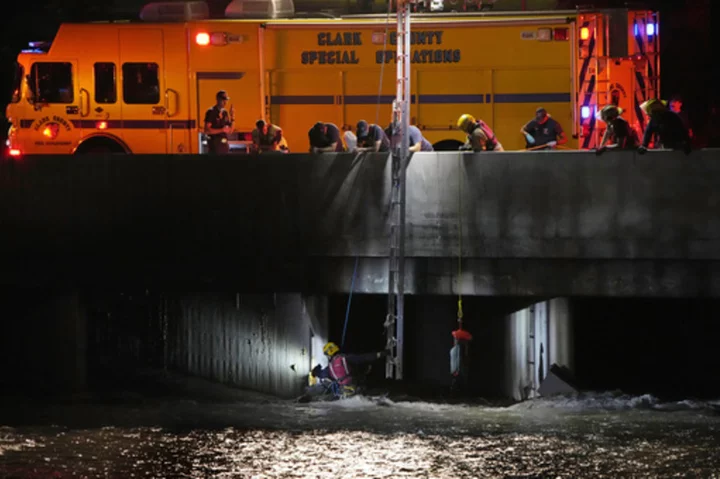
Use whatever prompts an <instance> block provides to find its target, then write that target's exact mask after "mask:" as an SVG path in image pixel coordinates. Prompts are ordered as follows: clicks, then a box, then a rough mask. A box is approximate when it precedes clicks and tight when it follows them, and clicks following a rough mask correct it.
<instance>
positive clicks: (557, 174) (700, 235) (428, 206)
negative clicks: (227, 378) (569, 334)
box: [0, 150, 720, 297]
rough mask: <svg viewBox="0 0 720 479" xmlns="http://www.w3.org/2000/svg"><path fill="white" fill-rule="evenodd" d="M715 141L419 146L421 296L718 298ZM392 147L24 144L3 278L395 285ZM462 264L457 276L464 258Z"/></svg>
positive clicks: (412, 288) (9, 166) (719, 174)
mask: <svg viewBox="0 0 720 479" xmlns="http://www.w3.org/2000/svg"><path fill="white" fill-rule="evenodd" d="M719 156H720V152H718V151H715V150H703V151H699V152H695V153H693V154H692V155H690V156H685V155H683V154H682V153H674V152H650V153H648V154H646V155H644V156H640V155H637V154H635V153H633V152H623V153H606V154H605V155H603V156H601V157H597V156H595V155H594V154H593V153H590V152H534V153H532V154H528V153H513V152H507V153H497V154H492V155H488V154H486V155H474V154H459V153H457V154H456V153H419V154H415V155H414V157H413V158H412V160H411V162H410V165H409V167H408V173H407V225H408V226H407V230H406V231H407V241H406V256H407V258H408V260H407V272H408V274H407V283H406V291H407V292H408V293H409V294H455V293H457V292H458V291H462V292H463V293H464V294H468V295H518V296H566V295H600V296H658V297H666V296H668V295H671V296H696V295H701V296H720V263H719V262H718V261H719V260H720V217H719V216H718V214H717V212H718V206H719V203H720V190H719V189H718V187H717V185H718V184H720V162H718V161H717V160H718V157H719ZM389 163H390V162H389V159H388V157H387V155H365V156H359V157H355V156H353V155H348V154H339V155H323V156H309V155H264V156H262V157H232V158H212V157H207V156H181V157H178V156H131V157H112V156H108V157H27V158H23V159H21V160H19V161H16V162H5V163H3V165H2V169H1V170H0V204H2V209H1V210H0V211H2V213H0V225H2V234H0V247H2V250H3V251H5V252H6V253H8V254H6V255H5V258H4V259H3V268H2V272H1V273H0V281H1V282H2V283H5V284H28V285H53V284H67V283H68V282H70V283H73V284H77V285H82V284H84V283H87V282H88V281H89V282H90V284H98V283H108V284H109V283H114V282H119V283H122V284H125V283H127V282H128V281H133V282H134V281H142V282H145V283H147V284H153V285H163V286H167V285H172V286H173V287H175V288H191V289H193V288H196V287H198V286H199V285H206V286H212V285H223V286H228V287H231V289H234V290H240V291H249V290H258V291H273V292H278V291H300V290H302V291H307V292H312V293H322V294H327V293H332V292H346V291H347V289H348V288H349V285H350V277H351V275H352V271H353V267H354V264H355V258H356V257H358V258H359V263H358V264H359V266H358V270H359V273H358V277H357V282H356V291H362V292H367V293H385V292H386V291H387V283H386V275H387V267H386V264H387V261H386V258H387V255H388V232H389V219H388V210H389V208H388V203H389V193H390V188H389V178H390V174H389ZM459 255H461V256H462V259H463V260H462V277H461V278H459V280H458V260H457V258H458V256H459Z"/></svg>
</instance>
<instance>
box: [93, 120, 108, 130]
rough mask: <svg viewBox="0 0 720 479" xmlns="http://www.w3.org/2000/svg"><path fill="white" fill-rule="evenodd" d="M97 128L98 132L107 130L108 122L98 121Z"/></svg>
mask: <svg viewBox="0 0 720 479" xmlns="http://www.w3.org/2000/svg"><path fill="white" fill-rule="evenodd" d="M95 128H97V129H98V130H105V129H106V128H107V122H106V121H98V122H97V123H95Z"/></svg>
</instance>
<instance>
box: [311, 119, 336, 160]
mask: <svg viewBox="0 0 720 479" xmlns="http://www.w3.org/2000/svg"><path fill="white" fill-rule="evenodd" d="M308 139H309V141H310V153H332V152H338V153H340V152H342V151H343V144H342V141H341V139H340V129H339V128H338V127H337V125H335V124H333V123H323V122H322V121H319V122H317V123H315V125H314V126H313V127H312V128H310V131H308Z"/></svg>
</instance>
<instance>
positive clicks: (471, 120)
mask: <svg viewBox="0 0 720 479" xmlns="http://www.w3.org/2000/svg"><path fill="white" fill-rule="evenodd" d="M475 123H477V122H476V121H475V117H474V116H472V115H468V114H467V113H465V114H464V115H461V116H460V118H458V121H457V127H458V128H460V129H461V130H462V131H467V130H468V127H469V126H470V125H474V124H475Z"/></svg>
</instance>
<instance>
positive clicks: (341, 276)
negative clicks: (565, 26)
mask: <svg viewBox="0 0 720 479" xmlns="http://www.w3.org/2000/svg"><path fill="white" fill-rule="evenodd" d="M357 265H358V267H357V272H356V273H355V281H354V287H353V292H355V293H367V294H387V291H388V286H387V270H388V268H387V260H386V259H383V258H367V257H362V258H358V262H357ZM461 268H462V269H461V272H460V274H461V276H458V273H459V270H458V259H457V258H408V259H406V282H405V292H406V294H410V295H456V294H458V293H462V294H463V295H468V296H473V295H476V296H528V297H560V296H593V297H601V296H608V297H658V298H667V297H678V298H683V297H685V298H690V297H720V261H672V260H570V259H478V258H463V260H462V266H461ZM9 271H10V272H12V274H8V272H9ZM354 271H355V258H243V259H242V260H241V261H238V260H237V259H235V260H233V261H230V260H228V259H223V258H217V257H205V256H202V255H199V254H198V255H195V256H194V257H193V258H191V260H188V261H186V262H178V263H176V264H175V265H174V266H173V267H167V266H164V267H163V269H154V268H153V267H152V265H148V264H143V263H138V264H135V263H133V262H125V263H122V264H117V263H113V262H108V261H101V260H98V261H97V262H92V261H83V262H79V263H75V264H73V263H69V262H57V261H56V262H54V263H35V264H31V263H25V269H24V270H22V271H17V270H13V269H9V268H8V269H3V272H2V273H1V276H0V278H1V279H2V283H5V284H6V285H17V284H22V285H24V286H34V287H41V288H47V287H53V286H58V285H60V286H62V285H73V286H74V287H77V288H79V289H90V290H92V289H95V288H120V289H122V288H124V287H126V286H127V285H143V286H145V287H148V288H152V289H161V290H172V291H178V292H180V291H188V292H194V291H242V292H255V293H268V292H272V293H274V292H297V291H302V292H304V293H307V294H337V293H348V292H350V286H351V284H352V282H353V272H354Z"/></svg>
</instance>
